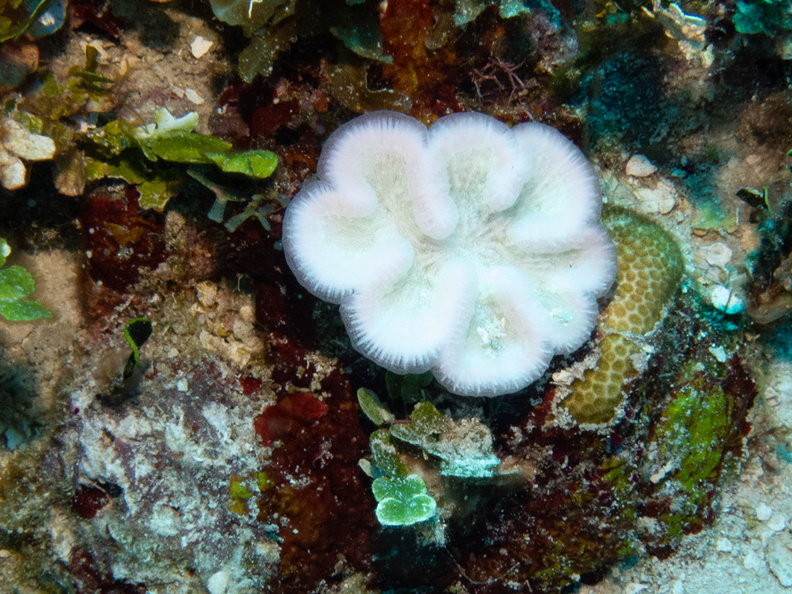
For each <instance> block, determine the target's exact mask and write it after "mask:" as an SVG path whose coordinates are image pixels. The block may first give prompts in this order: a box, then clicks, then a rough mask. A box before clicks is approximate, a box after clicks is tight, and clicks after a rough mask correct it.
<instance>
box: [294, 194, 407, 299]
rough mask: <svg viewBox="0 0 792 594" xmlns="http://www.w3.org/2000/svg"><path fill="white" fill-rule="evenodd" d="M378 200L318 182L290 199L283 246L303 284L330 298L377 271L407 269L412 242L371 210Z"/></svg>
mask: <svg viewBox="0 0 792 594" xmlns="http://www.w3.org/2000/svg"><path fill="white" fill-rule="evenodd" d="M375 204H376V203H375V202H372V203H365V202H361V201H354V200H352V199H351V198H349V195H347V194H341V193H340V192H336V191H333V190H332V189H331V188H330V186H328V185H327V184H324V183H321V182H315V183H312V184H309V185H308V186H306V187H305V188H304V189H303V191H302V192H300V194H299V195H298V196H297V197H296V198H295V199H294V200H293V201H292V203H291V205H290V206H289V209H288V210H287V211H286V214H285V216H284V221H283V246H284V252H285V254H286V258H287V260H288V262H289V266H290V267H291V268H292V270H293V271H294V272H295V275H296V276H297V279H298V280H299V281H300V283H301V284H302V285H303V286H304V287H306V288H308V289H309V290H310V291H312V292H313V293H315V294H317V295H319V296H321V297H322V298H323V299H326V300H327V301H331V302H334V303H340V302H341V300H342V299H344V298H345V297H346V296H348V295H350V294H351V293H352V292H354V291H356V290H360V289H361V288H362V287H363V283H364V282H366V281H367V279H368V278H370V277H372V276H374V277H375V278H376V277H380V278H391V277H396V278H398V276H400V275H402V274H404V272H405V271H406V269H407V268H408V267H409V264H410V262H411V261H412V257H413V250H412V246H411V245H410V244H409V242H408V241H407V240H405V239H404V238H402V237H400V236H399V235H398V234H397V233H396V232H395V231H394V230H392V229H388V228H387V225H386V224H385V223H384V222H383V221H381V220H377V217H376V216H375V215H373V214H372V212H373V210H374V206H375Z"/></svg>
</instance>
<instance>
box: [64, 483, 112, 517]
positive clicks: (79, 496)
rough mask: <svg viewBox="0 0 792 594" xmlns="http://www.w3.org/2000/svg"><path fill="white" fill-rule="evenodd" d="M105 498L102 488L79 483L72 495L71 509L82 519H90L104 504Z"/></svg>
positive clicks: (106, 497) (105, 494)
mask: <svg viewBox="0 0 792 594" xmlns="http://www.w3.org/2000/svg"><path fill="white" fill-rule="evenodd" d="M107 499H108V495H107V493H105V492H104V491H103V490H102V489H99V488H98V487H88V486H86V485H80V486H79V487H78V488H77V491H76V492H75V493H74V496H73V497H72V501H71V504H72V509H73V510H74V513H76V514H77V515H78V516H80V517H81V518H82V519H84V520H90V519H92V518H94V517H96V514H97V513H98V512H99V510H100V509H102V508H103V507H104V506H105V504H106V503H107Z"/></svg>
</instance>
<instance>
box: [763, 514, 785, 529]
mask: <svg viewBox="0 0 792 594" xmlns="http://www.w3.org/2000/svg"><path fill="white" fill-rule="evenodd" d="M786 524H787V519H786V518H785V517H784V516H782V515H781V514H773V517H772V518H770V519H769V520H768V521H767V527H768V528H770V530H773V531H774V532H781V531H782V530H783V529H784V528H786Z"/></svg>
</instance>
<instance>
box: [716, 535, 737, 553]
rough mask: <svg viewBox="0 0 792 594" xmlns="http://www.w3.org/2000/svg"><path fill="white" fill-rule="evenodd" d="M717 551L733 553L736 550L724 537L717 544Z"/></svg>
mask: <svg viewBox="0 0 792 594" xmlns="http://www.w3.org/2000/svg"><path fill="white" fill-rule="evenodd" d="M715 549H716V550H717V551H718V552H719V553H731V552H732V551H733V550H734V545H732V543H731V541H730V540H729V539H728V538H726V537H725V536H722V537H720V538H719V539H718V541H717V542H716V543H715Z"/></svg>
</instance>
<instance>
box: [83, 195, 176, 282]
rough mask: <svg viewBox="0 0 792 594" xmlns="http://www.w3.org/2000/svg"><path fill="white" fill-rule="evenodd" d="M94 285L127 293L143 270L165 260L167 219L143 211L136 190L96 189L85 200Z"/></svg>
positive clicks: (89, 255)
mask: <svg viewBox="0 0 792 594" xmlns="http://www.w3.org/2000/svg"><path fill="white" fill-rule="evenodd" d="M80 222H81V224H82V228H83V236H84V238H85V244H86V251H87V253H88V274H89V275H90V277H91V279H93V280H94V282H97V283H102V284H103V285H104V286H106V287H108V288H110V289H113V290H115V291H119V292H124V291H126V290H127V288H128V287H129V286H130V285H132V284H134V283H135V282H137V280H138V278H139V277H140V271H141V269H142V268H149V269H153V268H156V267H157V266H158V265H159V264H160V263H161V262H163V261H164V259H165V240H164V229H165V218H164V216H163V215H161V214H158V213H155V212H151V211H145V212H143V211H141V210H140V207H139V206H138V193H137V190H136V189H135V188H133V187H129V188H127V190H126V191H125V192H123V193H116V194H111V193H110V192H109V191H107V190H106V189H104V188H97V189H96V190H95V191H94V192H92V193H91V195H90V196H89V197H88V198H87V199H86V200H85V202H84V207H83V212H82V217H81V220H80Z"/></svg>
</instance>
